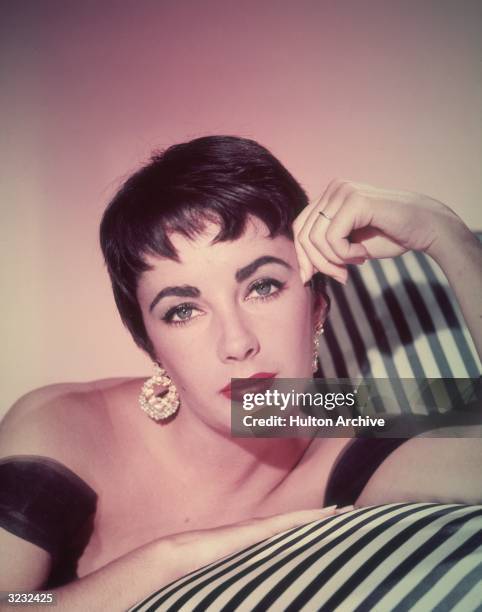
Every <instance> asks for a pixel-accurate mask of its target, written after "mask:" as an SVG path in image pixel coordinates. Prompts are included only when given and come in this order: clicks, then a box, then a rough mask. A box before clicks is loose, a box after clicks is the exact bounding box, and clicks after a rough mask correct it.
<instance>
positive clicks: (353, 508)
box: [336, 506, 355, 514]
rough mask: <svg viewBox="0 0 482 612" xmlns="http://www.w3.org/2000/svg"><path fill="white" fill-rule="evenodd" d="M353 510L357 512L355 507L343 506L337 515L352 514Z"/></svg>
mask: <svg viewBox="0 0 482 612" xmlns="http://www.w3.org/2000/svg"><path fill="white" fill-rule="evenodd" d="M352 510H355V506H343V508H339V509H338V510H337V511H336V514H345V512H351V511H352Z"/></svg>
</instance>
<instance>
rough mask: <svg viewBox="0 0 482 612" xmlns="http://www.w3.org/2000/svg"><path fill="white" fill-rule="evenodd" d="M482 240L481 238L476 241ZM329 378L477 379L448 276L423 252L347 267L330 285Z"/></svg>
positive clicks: (324, 368) (325, 349)
mask: <svg viewBox="0 0 482 612" xmlns="http://www.w3.org/2000/svg"><path fill="white" fill-rule="evenodd" d="M481 236H482V235H479V239H480V238H481ZM328 294H329V296H330V298H331V310H330V315H329V319H328V321H327V323H326V324H325V333H324V335H323V336H322V339H321V342H320V360H321V372H322V376H323V377H324V378H354V379H359V378H397V377H398V378H440V377H442V378H466V377H478V376H479V375H480V373H481V364H480V360H479V358H478V356H477V352H476V350H475V348H474V344H473V342H472V339H471V337H470V335H469V332H468V330H467V327H466V325H465V322H464V320H463V317H462V314H461V313H460V310H459V307H458V304H457V301H456V299H455V296H454V295H453V292H452V290H451V289H450V287H449V285H448V281H447V279H446V278H445V275H444V274H443V272H442V271H441V270H440V268H439V267H438V266H437V264H436V263H435V262H434V261H433V260H432V259H431V258H430V257H428V256H426V255H425V254H424V253H420V252H410V253H407V254H405V255H403V256H402V257H398V258H396V259H384V260H374V261H369V262H367V263H365V264H364V265H362V266H350V272H349V281H348V283H347V285H346V286H345V287H343V286H342V285H340V284H339V283H337V282H336V281H334V280H333V279H331V278H330V279H328Z"/></svg>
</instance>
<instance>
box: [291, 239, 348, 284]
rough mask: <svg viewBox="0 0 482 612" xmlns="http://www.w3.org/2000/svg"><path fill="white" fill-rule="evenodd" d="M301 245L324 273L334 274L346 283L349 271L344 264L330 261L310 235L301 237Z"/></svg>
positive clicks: (314, 264)
mask: <svg viewBox="0 0 482 612" xmlns="http://www.w3.org/2000/svg"><path fill="white" fill-rule="evenodd" d="M300 243H301V246H302V247H303V250H304V252H305V254H306V256H307V257H308V259H309V260H310V263H311V264H312V265H313V266H314V267H315V268H316V269H317V270H319V271H320V272H322V273H323V274H327V275H328V276H332V277H333V278H334V279H336V280H337V281H339V282H340V283H343V284H345V283H346V280H347V278H348V272H347V270H346V267H345V266H344V265H339V264H334V263H332V262H330V261H329V260H328V259H327V258H326V257H325V256H324V255H323V254H322V253H321V252H320V249H319V248H317V247H316V246H315V245H314V244H313V243H312V241H311V238H310V237H309V236H304V237H302V238H301V239H300Z"/></svg>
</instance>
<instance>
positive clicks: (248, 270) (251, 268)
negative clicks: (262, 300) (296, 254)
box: [234, 255, 293, 283]
mask: <svg viewBox="0 0 482 612" xmlns="http://www.w3.org/2000/svg"><path fill="white" fill-rule="evenodd" d="M269 263H277V264H280V265H281V266H284V267H285V268H289V269H290V270H292V269H293V268H292V267H291V266H290V264H289V263H288V262H287V261H285V260H284V259H280V258H279V257H273V256H272V255H264V256H263V257H258V259H255V260H254V261H252V262H251V263H250V264H248V265H247V266H244V268H240V269H239V270H237V271H236V274H235V275H234V278H235V279H236V280H237V281H238V283H241V282H242V281H244V280H246V279H247V278H249V277H250V276H251V274H254V273H255V272H256V270H257V269H258V268H260V267H261V266H264V265H265V264H269Z"/></svg>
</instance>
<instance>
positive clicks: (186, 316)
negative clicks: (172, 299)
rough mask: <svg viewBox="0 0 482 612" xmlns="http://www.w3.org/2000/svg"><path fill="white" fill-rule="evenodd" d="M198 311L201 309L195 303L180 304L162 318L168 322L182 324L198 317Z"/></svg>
mask: <svg viewBox="0 0 482 612" xmlns="http://www.w3.org/2000/svg"><path fill="white" fill-rule="evenodd" d="M196 312H197V313H199V310H198V309H197V308H196V306H194V304H179V306H174V308H171V309H170V310H168V311H167V312H166V314H165V315H164V316H163V317H162V318H163V320H164V321H165V322H166V323H169V324H173V325H182V324H183V323H187V322H188V321H191V320H192V319H195V318H197V317H198V316H199V314H195V313H196Z"/></svg>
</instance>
